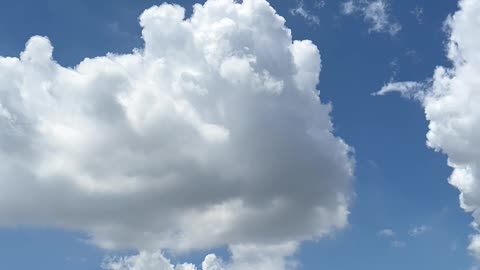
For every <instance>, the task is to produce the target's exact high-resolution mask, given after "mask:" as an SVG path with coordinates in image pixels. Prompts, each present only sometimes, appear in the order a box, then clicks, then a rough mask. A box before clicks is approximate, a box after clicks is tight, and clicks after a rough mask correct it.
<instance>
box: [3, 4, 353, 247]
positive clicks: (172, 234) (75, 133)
mask: <svg viewBox="0 0 480 270" xmlns="http://www.w3.org/2000/svg"><path fill="white" fill-rule="evenodd" d="M140 24H141V26H142V28H143V32H142V34H143V39H144V41H145V45H144V48H141V49H137V50H135V51H134V52H132V53H131V54H125V55H117V54H108V55H106V56H103V57H96V58H92V59H90V58H87V59H84V60H83V61H82V62H81V63H79V64H78V65H77V66H75V67H72V68H70V67H63V66H61V65H60V64H58V63H57V62H55V60H54V59H53V58H52V52H53V47H52V45H51V44H50V42H49V40H48V39H47V38H46V37H40V36H35V37H32V38H31V39H30V40H29V41H28V43H27V44H26V48H25V50H24V51H23V52H22V53H21V54H20V56H19V57H18V58H9V57H1V58H0V127H1V128H0V160H1V162H0V225H3V226H15V225H22V224H27V225H41V226H53V227H60V228H66V229H73V230H80V231H84V232H86V233H87V234H88V235H89V238H90V241H92V242H93V243H95V244H97V245H99V246H100V247H103V248H111V249H115V248H125V247H128V248H131V247H133V248H137V249H154V248H167V249H173V250H190V249H203V248H209V247H214V246H220V245H232V248H233V249H234V247H236V246H237V247H238V245H264V246H271V245H274V246H275V245H285V244H286V243H295V242H298V241H302V240H307V239H312V238H317V237H321V236H322V235H324V234H326V233H329V232H332V231H333V230H336V229H340V228H342V227H344V226H345V225H346V223H347V216H348V205H349V201H350V199H351V179H352V165H353V164H352V163H353V162H352V159H351V158H350V148H349V146H348V145H347V144H345V143H344V142H343V141H342V140H341V139H339V138H337V137H335V136H334V135H333V133H332V131H333V127H332V123H331V119H330V117H329V113H330V110H331V108H330V105H328V104H322V103H321V101H320V99H319V95H318V94H319V93H318V91H317V90H316V86H317V84H318V82H319V72H320V68H321V65H320V55H319V51H318V49H317V47H316V46H315V45H314V44H312V42H310V41H308V40H304V41H292V36H291V33H290V30H289V29H288V28H286V27H285V20H284V19H283V18H282V17H281V16H279V15H277V14H276V13H275V11H274V10H273V8H271V7H270V6H269V4H268V3H267V2H266V1H264V0H244V1H243V2H242V3H235V2H234V1H232V0H208V1H207V2H206V3H205V4H204V5H199V4H197V5H195V6H194V11H193V15H192V16H191V17H190V18H185V10H184V9H183V8H182V7H180V6H177V5H169V4H163V5H160V6H154V7H152V8H150V9H148V10H146V11H145V12H143V14H142V15H141V16H140Z"/></svg>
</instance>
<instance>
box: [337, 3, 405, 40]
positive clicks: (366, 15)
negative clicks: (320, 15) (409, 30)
mask: <svg viewBox="0 0 480 270" xmlns="http://www.w3.org/2000/svg"><path fill="white" fill-rule="evenodd" d="M389 9H390V5H389V3H388V0H350V1H346V2H343V3H342V4H341V12H342V13H343V14H344V15H354V14H360V15H361V16H362V17H363V19H364V20H365V21H366V22H368V23H369V24H370V28H369V29H368V31H369V32H379V33H383V32H386V33H389V34H390V35H392V36H394V35H396V34H397V33H398V32H400V30H401V29H402V26H401V25H400V24H399V23H398V22H395V21H394V20H393V19H392V18H391V16H390V14H389Z"/></svg>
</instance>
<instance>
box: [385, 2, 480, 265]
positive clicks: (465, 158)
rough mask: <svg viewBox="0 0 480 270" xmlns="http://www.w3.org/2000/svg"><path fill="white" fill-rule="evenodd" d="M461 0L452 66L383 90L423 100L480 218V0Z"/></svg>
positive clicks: (463, 199) (463, 193) (432, 141)
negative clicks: (422, 78)
mask: <svg viewBox="0 0 480 270" xmlns="http://www.w3.org/2000/svg"><path fill="white" fill-rule="evenodd" d="M459 5H460V9H459V10H458V11H457V12H456V13H455V14H454V15H453V16H451V17H449V18H448V19H447V22H446V28H447V30H448V33H449V42H448V54H447V56H448V58H449V59H450V61H451V64H452V67H450V68H446V67H437V68H436V69H435V72H434V75H433V78H432V79H429V80H427V81H426V82H425V83H412V82H406V83H395V84H389V85H386V86H385V87H384V88H383V89H382V90H381V91H380V92H379V93H387V92H391V91H395V90H398V91H399V92H401V93H403V94H405V95H407V96H413V97H415V98H416V99H417V100H419V101H420V102H421V103H422V105H423V106H424V108H425V115H426V118H427V120H428V121H429V122H430V123H429V125H428V127H429V131H428V134H427V145H428V146H429V147H431V148H433V149H435V150H437V151H441V152H443V153H445V154H446V155H448V165H449V166H450V167H452V169H453V172H452V174H451V176H450V178H449V182H450V183H451V184H452V185H453V186H455V187H457V188H458V189H459V190H460V203H461V206H462V207H463V208H464V209H465V210H466V211H468V212H471V213H472V214H473V217H474V219H475V222H476V223H480V106H479V104H480V91H479V89H480V80H479V76H478V74H480V36H479V35H478V34H477V33H478V29H479V27H480V20H479V17H478V14H480V2H479V1H477V0H462V1H460V4H459ZM479 239H480V238H479V236H475V237H472V244H471V245H470V247H469V249H470V250H471V251H472V252H473V253H474V254H477V255H478V254H480V241H479ZM477 257H478V258H480V256H477Z"/></svg>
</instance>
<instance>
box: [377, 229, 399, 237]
mask: <svg viewBox="0 0 480 270" xmlns="http://www.w3.org/2000/svg"><path fill="white" fill-rule="evenodd" d="M378 235H379V236H382V237H394V236H395V232H394V231H393V230H391V229H384V230H381V231H379V232H378Z"/></svg>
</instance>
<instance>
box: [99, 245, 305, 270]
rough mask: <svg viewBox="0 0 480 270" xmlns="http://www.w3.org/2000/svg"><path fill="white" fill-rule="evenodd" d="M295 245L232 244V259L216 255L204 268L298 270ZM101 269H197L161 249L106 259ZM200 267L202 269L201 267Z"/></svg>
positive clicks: (206, 261)
mask: <svg viewBox="0 0 480 270" xmlns="http://www.w3.org/2000/svg"><path fill="white" fill-rule="evenodd" d="M295 249H296V245H295V244H292V243H287V244H283V245H274V246H261V247H259V246H248V245H247V246H244V245H240V246H232V247H230V253H231V256H232V260H231V261H230V262H225V261H223V260H222V259H221V258H219V257H217V256H216V255H214V254H209V255H207V256H206V257H205V259H204V260H203V262H202V264H201V269H202V270H258V269H262V270H278V269H295V268H296V266H297V264H296V263H295V261H293V260H291V259H288V256H289V255H290V254H292V253H293V252H294V251H295ZM102 268H103V269H105V270H197V267H196V266H195V265H193V264H191V263H182V264H176V265H174V264H172V263H171V261H170V260H169V259H167V258H166V257H165V256H164V255H163V254H162V253H161V252H160V251H156V252H148V251H142V252H140V253H139V254H137V255H132V256H127V257H113V258H107V259H106V260H105V261H104V263H103V265H102ZM199 269H200V268H199Z"/></svg>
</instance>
